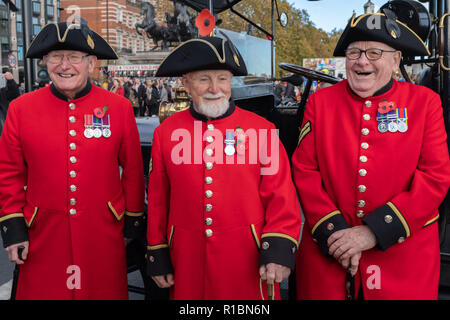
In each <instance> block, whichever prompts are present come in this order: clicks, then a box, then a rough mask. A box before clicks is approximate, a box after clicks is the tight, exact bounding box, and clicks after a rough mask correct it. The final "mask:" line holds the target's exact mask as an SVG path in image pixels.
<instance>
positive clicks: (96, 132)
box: [94, 116, 102, 138]
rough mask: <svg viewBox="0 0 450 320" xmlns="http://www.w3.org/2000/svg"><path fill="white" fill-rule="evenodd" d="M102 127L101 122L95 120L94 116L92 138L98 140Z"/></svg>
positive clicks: (98, 119) (97, 119)
mask: <svg viewBox="0 0 450 320" xmlns="http://www.w3.org/2000/svg"><path fill="white" fill-rule="evenodd" d="M101 127H102V120H101V119H100V118H97V117H96V116H94V137H95V138H100V137H101V136H102V130H101V129H100V128H101Z"/></svg>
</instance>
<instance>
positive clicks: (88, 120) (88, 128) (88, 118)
mask: <svg viewBox="0 0 450 320" xmlns="http://www.w3.org/2000/svg"><path fill="white" fill-rule="evenodd" d="M84 127H85V129H84V136H85V137H86V138H88V139H90V138H92V137H93V136H94V130H92V115H90V114H85V115H84Z"/></svg>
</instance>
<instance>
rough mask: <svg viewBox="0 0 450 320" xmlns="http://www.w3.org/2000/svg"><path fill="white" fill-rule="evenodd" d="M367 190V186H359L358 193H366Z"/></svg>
mask: <svg viewBox="0 0 450 320" xmlns="http://www.w3.org/2000/svg"><path fill="white" fill-rule="evenodd" d="M366 190H367V187H366V186H365V185H363V184H361V185H359V186H358V191H359V192H366Z"/></svg>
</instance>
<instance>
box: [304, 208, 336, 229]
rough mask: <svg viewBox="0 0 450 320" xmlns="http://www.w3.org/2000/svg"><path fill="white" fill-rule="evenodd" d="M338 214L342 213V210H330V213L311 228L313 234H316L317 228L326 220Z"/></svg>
mask: <svg viewBox="0 0 450 320" xmlns="http://www.w3.org/2000/svg"><path fill="white" fill-rule="evenodd" d="M337 214H341V212H340V211H339V210H334V211H332V212H330V213H329V214H327V215H326V216H325V217H323V218H322V219H320V220H319V221H317V223H316V224H315V225H314V227H313V228H312V230H311V234H314V232H315V231H316V229H317V228H318V227H319V226H320V225H321V224H322V223H323V222H324V221H325V220H328V219H330V218H331V217H334V216H335V215H337Z"/></svg>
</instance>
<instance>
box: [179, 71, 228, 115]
mask: <svg viewBox="0 0 450 320" xmlns="http://www.w3.org/2000/svg"><path fill="white" fill-rule="evenodd" d="M232 77H233V74H232V73H231V72H230V71H228V70H200V71H193V72H189V73H188V74H186V75H184V76H183V83H184V87H185V89H186V92H187V93H188V94H190V95H191V97H192V102H193V104H194V108H195V109H196V110H197V112H199V113H201V114H203V115H205V116H206V117H208V118H217V117H220V116H221V115H223V114H224V113H225V112H226V111H227V110H228V107H229V103H228V100H229V99H230V97H231V78H232Z"/></svg>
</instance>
